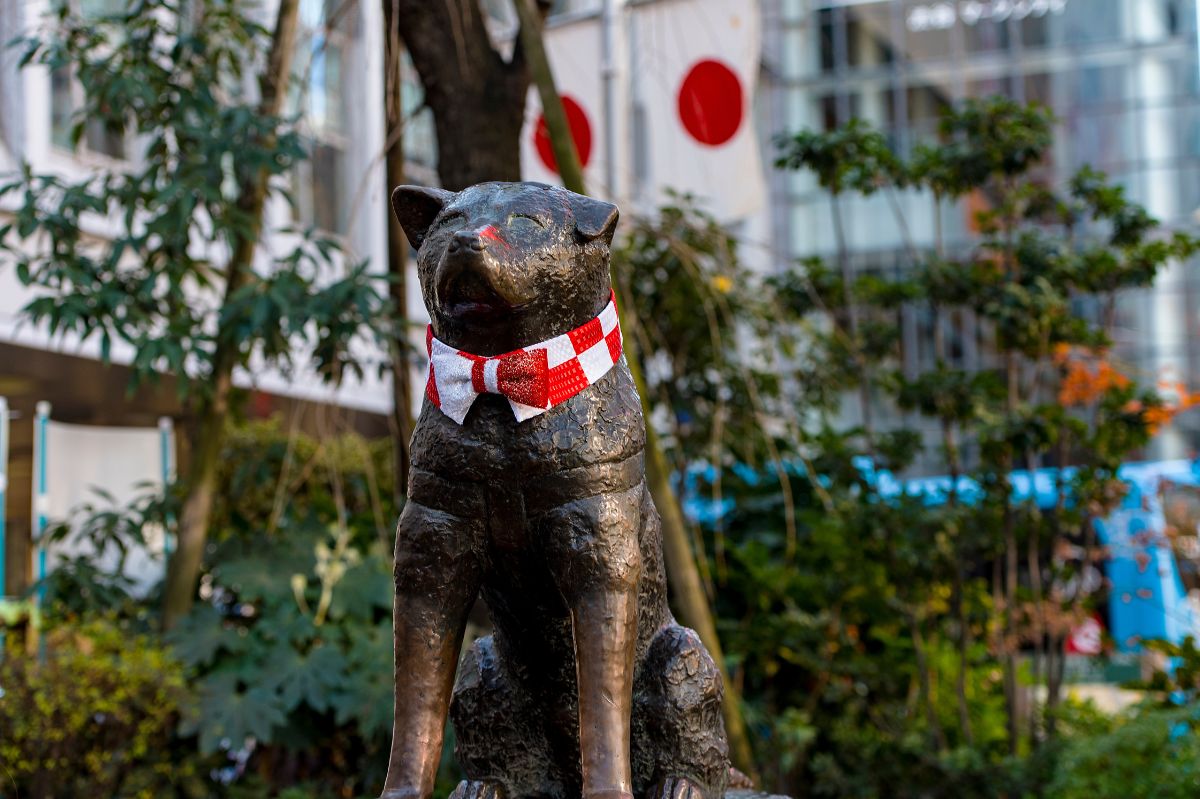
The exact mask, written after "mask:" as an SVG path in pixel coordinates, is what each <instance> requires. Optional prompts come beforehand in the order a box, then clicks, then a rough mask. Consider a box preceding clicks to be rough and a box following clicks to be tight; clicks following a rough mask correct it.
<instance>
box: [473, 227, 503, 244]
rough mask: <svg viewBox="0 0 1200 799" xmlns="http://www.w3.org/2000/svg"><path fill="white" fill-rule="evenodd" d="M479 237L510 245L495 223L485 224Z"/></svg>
mask: <svg viewBox="0 0 1200 799" xmlns="http://www.w3.org/2000/svg"><path fill="white" fill-rule="evenodd" d="M479 238H481V239H487V240H488V241H494V242H496V243H497V244H499V245H501V246H502V247H507V246H508V242H507V241H505V240H504V237H503V236H501V235H500V231H499V230H497V229H496V226H495V225H484V226H483V228H481V229H480V231H479Z"/></svg>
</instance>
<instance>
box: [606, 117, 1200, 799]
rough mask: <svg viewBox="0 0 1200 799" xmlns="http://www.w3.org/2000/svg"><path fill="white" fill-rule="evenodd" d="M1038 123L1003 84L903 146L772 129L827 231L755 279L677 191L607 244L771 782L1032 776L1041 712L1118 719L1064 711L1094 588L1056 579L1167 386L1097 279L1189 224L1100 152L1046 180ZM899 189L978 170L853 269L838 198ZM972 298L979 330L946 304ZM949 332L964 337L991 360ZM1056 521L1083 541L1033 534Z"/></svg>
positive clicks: (934, 186)
mask: <svg viewBox="0 0 1200 799" xmlns="http://www.w3.org/2000/svg"><path fill="white" fill-rule="evenodd" d="M1052 143H1053V142H1052V119H1051V117H1050V115H1049V114H1048V113H1047V112H1046V111H1045V110H1044V109H1040V108H1037V107H1033V106H1022V105H1019V104H1016V103H1014V102H1012V101H1010V100H1006V99H1003V98H995V99H988V100H982V101H971V102H968V103H966V104H964V105H963V106H962V107H960V108H952V109H947V111H946V114H945V117H944V120H943V124H942V126H941V129H940V134H939V139H938V140H937V141H930V142H925V143H923V144H921V145H920V146H918V147H916V148H914V149H913V150H912V151H911V152H910V153H908V154H907V155H905V154H900V153H895V152H893V151H892V150H891V149H890V148H889V146H888V143H887V140H886V138H885V137H884V136H883V134H882V133H880V132H877V131H873V130H871V129H870V128H869V127H868V126H866V125H865V124H863V123H861V122H855V123H852V124H851V125H848V126H846V127H845V128H843V129H840V130H837V131H831V132H829V133H817V132H812V131H803V132H800V133H796V134H789V135H788V136H785V137H781V138H780V140H779V145H780V157H779V161H778V164H777V165H778V166H780V167H782V168H786V169H803V170H807V171H810V172H812V173H813V174H814V176H815V177H816V179H817V182H818V184H819V185H821V186H822V187H823V188H824V189H826V191H827V192H829V193H830V194H831V195H832V199H833V201H832V202H831V203H830V210H831V213H832V214H833V220H832V221H833V226H834V229H835V231H836V232H838V233H839V240H840V242H841V246H839V248H838V252H837V253H836V255H835V257H834V258H832V259H824V258H819V257H810V258H806V259H803V260H801V261H800V262H798V263H796V264H794V265H791V267H790V268H788V269H785V270H783V271H782V272H781V273H779V274H777V275H774V276H772V278H771V279H769V280H767V281H758V280H756V279H755V277H754V276H753V275H750V274H747V273H746V271H745V270H744V269H743V268H742V267H741V266H740V265H739V263H738V259H737V250H736V247H735V246H734V242H733V240H732V239H731V238H730V237H729V236H728V235H727V234H725V233H724V232H723V231H721V230H720V229H719V228H714V226H713V224H712V220H710V219H707V218H706V217H705V216H704V215H703V214H700V213H698V212H696V211H695V210H694V209H691V208H690V207H689V206H688V205H687V204H686V203H684V204H679V205H673V206H671V207H669V208H667V209H664V210H663V212H662V214H661V216H660V217H659V218H658V219H656V220H654V221H653V222H648V223H642V224H640V225H639V226H638V227H637V228H636V229H635V230H634V231H633V233H632V235H631V237H630V240H629V243H628V245H627V246H626V247H624V248H622V249H621V250H620V251H619V252H618V254H617V258H616V259H615V260H614V264H615V273H616V275H617V276H618V279H619V280H620V281H621V285H622V287H623V289H624V296H626V297H628V298H630V300H627V301H632V302H633V303H634V304H635V307H636V310H637V316H638V318H639V319H640V320H642V329H638V330H636V331H634V333H633V335H636V336H638V343H639V349H640V354H641V355H642V357H643V367H644V371H645V373H646V374H647V379H648V381H649V383H650V386H651V388H650V393H651V396H652V397H653V403H652V405H653V408H654V413H653V415H652V421H653V422H654V423H656V424H657V425H658V426H659V429H660V431H662V432H663V433H664V434H665V436H664V438H665V440H666V441H667V442H668V443H669V444H670V445H671V446H672V448H673V451H672V454H673V456H674V457H675V460H676V462H677V463H678V464H680V465H681V466H682V465H684V464H690V465H693V469H692V471H691V472H690V474H691V475H692V476H693V480H694V482H695V485H694V486H693V495H694V498H695V499H697V500H700V499H708V500H711V506H706V505H704V504H703V503H700V506H701V507H712V508H714V509H717V510H716V512H715V513H714V514H712V515H711V516H708V517H704V523H703V524H702V525H699V529H698V530H696V531H695V532H696V537H695V541H696V543H697V546H698V548H699V551H700V552H701V554H702V555H703V558H702V574H703V578H704V579H705V581H706V583H707V587H708V589H709V590H710V595H711V597H712V600H713V602H714V604H715V607H716V609H717V612H718V616H719V631H720V633H721V636H722V642H723V644H724V647H725V649H726V652H727V655H728V657H729V661H730V662H729V665H730V669H731V673H732V678H733V680H734V681H735V682H736V684H737V686H738V688H739V693H740V694H741V695H742V696H743V697H744V698H745V701H746V703H747V707H746V714H747V718H748V719H749V721H750V723H751V727H752V728H753V730H754V732H755V733H756V737H757V742H756V749H757V755H758V760H759V763H760V765H761V766H762V767H763V771H764V776H765V777H766V779H767V785H768V786H769V787H770V788H771V789H772V790H778V791H780V792H784V793H790V794H792V795H797V796H831V797H833V796H897V797H942V796H945V797H1001V796H1008V797H1012V796H1023V795H1038V794H1040V793H1041V792H1042V790H1043V787H1044V785H1045V784H1046V783H1047V782H1048V781H1049V780H1050V779H1051V775H1052V774H1053V772H1054V767H1055V757H1056V755H1057V754H1058V752H1059V747H1058V744H1057V743H1056V742H1055V740H1054V736H1055V735H1056V734H1057V733H1063V734H1067V735H1075V736H1084V735H1094V734H1105V735H1107V734H1108V733H1107V732H1102V733H1096V732H1095V730H1091V729H1089V730H1084V729H1082V728H1081V727H1080V726H1079V725H1078V724H1076V723H1075V721H1077V719H1076V720H1074V721H1073V720H1069V719H1067V717H1066V715H1065V714H1064V712H1063V710H1062V707H1061V701H1062V697H1061V693H1062V688H1061V672H1060V671H1057V670H1058V669H1061V663H1062V658H1061V650H1062V646H1063V641H1064V639H1065V634H1066V632H1067V630H1069V629H1070V627H1071V625H1072V624H1073V622H1074V620H1075V619H1078V618H1079V617H1080V616H1082V615H1083V614H1085V613H1088V612H1090V605H1089V603H1090V602H1091V601H1094V599H1093V598H1088V597H1081V596H1073V595H1071V596H1068V595H1065V594H1062V593H1060V592H1059V591H1058V590H1057V588H1056V586H1058V585H1061V584H1062V583H1063V581H1066V580H1068V579H1069V578H1070V577H1071V576H1072V574H1073V572H1074V570H1076V569H1078V568H1081V567H1082V566H1084V565H1087V564H1088V563H1090V562H1093V561H1094V559H1095V558H1097V557H1099V554H1098V553H1097V552H1095V551H1094V550H1087V549H1086V547H1087V546H1088V544H1089V542H1090V541H1093V540H1094V536H1092V534H1091V523H1092V520H1093V519H1094V518H1095V517H1096V516H1099V515H1103V514H1105V513H1107V511H1108V509H1111V508H1112V507H1114V505H1115V503H1116V502H1117V501H1119V498H1120V495H1121V492H1120V487H1119V484H1118V482H1117V481H1116V480H1115V477H1114V475H1115V470H1116V467H1117V466H1118V465H1119V464H1120V462H1121V461H1122V460H1124V459H1126V458H1127V457H1128V456H1129V454H1130V453H1131V452H1134V451H1135V450H1136V449H1137V448H1139V447H1141V446H1144V445H1145V444H1146V442H1147V441H1148V440H1149V438H1150V436H1151V435H1152V434H1153V432H1154V431H1155V430H1156V429H1157V427H1158V426H1160V425H1161V424H1163V423H1164V421H1165V420H1166V419H1168V418H1169V416H1170V413H1171V411H1170V409H1169V408H1166V407H1165V406H1164V402H1163V400H1162V399H1161V398H1159V397H1158V396H1157V395H1156V394H1155V393H1154V392H1153V391H1148V390H1146V389H1142V388H1139V387H1138V386H1137V385H1136V383H1135V382H1134V381H1133V380H1131V379H1130V378H1129V377H1127V376H1126V375H1125V374H1123V372H1122V370H1121V365H1120V364H1119V362H1116V361H1115V359H1114V358H1113V356H1112V355H1111V354H1110V353H1109V351H1108V347H1109V343H1110V340H1111V335H1110V334H1111V329H1112V325H1113V312H1112V308H1113V304H1114V302H1115V300H1114V293H1115V292H1117V291H1120V290H1123V289H1126V288H1137V287H1143V286H1146V285H1149V284H1150V282H1152V281H1153V279H1154V277H1155V275H1156V274H1157V273H1158V271H1159V270H1161V269H1162V268H1163V267H1164V266H1165V265H1166V264H1167V263H1169V262H1171V261H1174V260H1178V259H1183V258H1187V257H1189V256H1190V255H1192V254H1193V253H1194V252H1195V251H1196V247H1197V243H1196V241H1195V240H1193V239H1192V238H1190V237H1188V236H1185V235H1182V234H1170V235H1168V234H1165V233H1164V232H1162V231H1161V230H1160V228H1159V225H1158V222H1157V221H1156V220H1154V219H1153V218H1152V217H1150V216H1149V214H1147V213H1146V211H1145V210H1144V209H1142V208H1140V207H1139V206H1137V205H1136V204H1135V203H1133V202H1131V201H1130V200H1129V199H1128V198H1127V197H1126V196H1125V194H1124V192H1123V191H1122V190H1121V189H1120V188H1119V187H1116V186H1114V185H1113V184H1111V183H1109V181H1108V180H1107V178H1105V177H1104V176H1103V175H1101V174H1099V173H1097V172H1095V171H1093V170H1087V169H1085V170H1083V171H1081V172H1080V173H1079V175H1078V176H1076V178H1075V179H1074V180H1072V181H1070V182H1069V183H1068V184H1067V185H1066V186H1064V187H1062V189H1061V190H1060V189H1058V188H1056V187H1053V186H1050V185H1048V184H1046V183H1045V182H1044V181H1043V180H1042V179H1041V177H1040V176H1041V174H1042V171H1041V170H1042V161H1043V159H1044V156H1045V155H1046V153H1047V152H1048V150H1049V148H1050V146H1051V145H1052ZM900 189H904V190H905V192H906V196H907V197H912V196H914V195H915V196H924V197H926V198H928V201H929V202H931V203H932V204H933V205H934V206H935V213H934V215H933V217H934V218H935V219H938V218H941V217H942V213H941V211H942V206H943V205H944V204H946V203H950V202H964V203H965V200H963V198H965V197H966V196H967V195H972V198H973V200H972V205H971V206H970V207H972V208H974V209H977V210H976V213H975V216H976V218H975V223H976V224H975V227H974V230H975V231H976V232H975V234H974V235H972V236H971V238H970V239H969V240H967V241H954V242H946V241H944V240H943V238H942V234H941V231H940V230H935V231H933V236H932V237H931V238H932V245H931V246H929V247H927V248H919V247H917V246H915V245H914V244H911V243H910V244H909V246H908V247H907V248H906V253H905V262H904V263H903V266H902V268H901V269H900V270H898V271H897V272H896V273H892V274H855V272H854V270H853V269H852V268H851V264H850V261H849V248H848V246H846V244H845V242H844V240H842V239H841V233H840V232H841V231H842V230H843V229H844V226H843V225H842V223H841V220H840V216H839V215H840V213H841V199H842V198H844V197H845V196H846V195H850V194H852V193H857V194H864V195H865V194H874V193H883V194H885V195H887V196H888V197H889V198H891V199H893V200H894V199H895V197H896V196H897V195H898V190H900ZM892 207H893V209H894V210H896V212H897V213H900V212H901V209H902V206H901V205H900V203H899V202H893V203H892ZM898 228H899V229H902V230H908V226H907V225H905V224H901V225H898ZM1081 309H1084V310H1086V309H1096V311H1095V312H1089V313H1087V314H1081V313H1080V310H1081ZM904 314H910V315H912V316H913V317H915V318H918V319H925V320H930V323H929V329H930V330H931V331H933V332H932V338H933V340H932V341H930V342H927V344H928V345H930V346H929V349H931V350H932V352H931V353H930V355H931V356H932V357H924V358H920V359H918V358H914V357H913V356H912V355H911V354H909V353H905V352H903V351H902V349H901V346H900V344H901V340H902V336H901V328H900V320H901V317H902V315H904ZM966 317H970V318H973V319H975V320H977V321H978V330H977V331H967V332H962V331H957V329H956V327H955V320H960V319H962V318H966ZM952 335H973V336H977V339H976V340H977V342H978V343H979V344H980V345H981V346H982V347H983V348H984V349H985V350H986V360H985V368H981V369H978V370H970V369H968V368H966V367H965V366H964V365H963V364H962V362H961V361H960V360H958V359H957V358H956V357H954V356H953V355H952V354H951V347H950V344H951V338H950V337H951V336H952ZM856 394H857V397H855V395H856ZM848 404H851V405H854V404H857V405H859V406H860V407H859V408H858V409H857V410H859V413H854V412H853V410H851V411H850V412H849V413H847V405H848ZM888 406H891V408H892V409H893V410H894V411H896V412H897V413H894V414H892V415H891V417H890V418H891V420H892V421H891V422H890V423H889V425H888V426H887V427H884V426H882V425H880V424H879V423H878V422H876V421H873V417H874V419H878V418H881V417H884V416H886V414H881V413H880V412H879V409H880V408H885V407H888ZM869 409H874V413H873V414H868V413H867V410H869ZM901 414H905V415H901ZM915 417H922V419H921V421H922V424H921V425H920V426H919V427H918V426H917V425H915V424H914V419H915ZM918 459H920V460H919V461H918ZM916 462H920V463H921V464H922V468H924V469H929V470H934V471H935V473H936V472H938V471H940V472H942V473H949V474H951V475H952V476H954V477H955V478H962V479H963V480H964V481H966V480H969V482H951V483H949V487H948V488H947V489H945V490H944V492H943V494H942V496H941V497H940V500H939V502H936V503H931V502H926V501H925V499H924V498H921V497H905V496H902V495H897V494H895V493H894V491H892V487H894V486H895V485H896V483H895V477H896V476H900V475H903V474H904V473H905V470H906V469H909V468H910V467H911V465H912V464H914V463H916ZM931 464H933V465H931ZM1048 465H1071V466H1074V467H1075V468H1074V470H1073V471H1072V472H1069V473H1066V474H1065V475H1064V476H1063V477H1062V479H1060V481H1059V485H1058V487H1057V488H1058V496H1059V501H1058V502H1057V503H1056V504H1055V506H1054V507H1051V508H1041V507H1037V506H1036V505H1035V504H1034V503H1032V502H1029V501H1027V500H1024V499H1021V498H1018V497H1014V495H1013V492H1012V485H1011V482H1010V478H1011V475H1012V474H1013V473H1014V472H1015V471H1017V470H1021V469H1029V468H1038V467H1043V466H1048ZM1067 542H1069V543H1072V544H1074V545H1076V546H1078V547H1080V548H1083V549H1084V550H1085V552H1086V555H1085V558H1084V559H1083V561H1082V562H1077V563H1062V562H1060V561H1056V560H1054V559H1053V558H1052V553H1054V552H1056V551H1057V550H1058V549H1059V548H1060V546H1061V545H1062V544H1064V543H1067ZM1019 652H1024V653H1026V654H1029V655H1032V657H1033V659H1032V661H1027V662H1025V663H1024V664H1021V663H1019V662H1018V660H1017V656H1018V653H1019ZM1047 664H1049V665H1047ZM1184 671H1186V669H1185V670H1184ZM1184 671H1181V672H1179V673H1180V674H1183V673H1184ZM1188 673H1190V672H1188ZM1038 684H1045V685H1046V688H1045V690H1046V692H1047V694H1048V695H1049V696H1050V698H1049V700H1048V701H1047V702H1046V705H1045V706H1044V707H1039V708H1037V709H1036V713H1037V714H1038V715H1036V716H1035V719H1034V722H1035V723H1033V724H1032V725H1027V724H1021V725H1020V726H1017V717H1016V716H1015V707H1016V698H1017V693H1018V691H1027V690H1029V688H1030V687H1031V686H1033V685H1038ZM1064 779H1065V778H1064ZM1045 795H1056V794H1053V793H1048V794H1045ZM1111 795H1119V794H1111ZM1124 795H1138V794H1136V793H1127V794H1124Z"/></svg>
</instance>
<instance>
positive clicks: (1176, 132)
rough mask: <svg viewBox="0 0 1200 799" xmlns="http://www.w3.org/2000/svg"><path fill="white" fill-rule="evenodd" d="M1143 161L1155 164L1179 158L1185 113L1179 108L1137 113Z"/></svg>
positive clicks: (1147, 110)
mask: <svg viewBox="0 0 1200 799" xmlns="http://www.w3.org/2000/svg"><path fill="white" fill-rule="evenodd" d="M1136 113H1137V119H1138V135H1139V142H1138V144H1139V148H1138V149H1139V150H1140V155H1141V160H1144V161H1149V162H1151V163H1155V164H1161V163H1162V162H1164V161H1174V160H1175V159H1177V158H1178V157H1179V143H1180V141H1181V140H1182V139H1183V129H1184V120H1183V112H1182V111H1181V110H1180V109H1178V108H1172V107H1166V108H1162V107H1160V108H1144V109H1142V110H1141V111H1138V112H1136Z"/></svg>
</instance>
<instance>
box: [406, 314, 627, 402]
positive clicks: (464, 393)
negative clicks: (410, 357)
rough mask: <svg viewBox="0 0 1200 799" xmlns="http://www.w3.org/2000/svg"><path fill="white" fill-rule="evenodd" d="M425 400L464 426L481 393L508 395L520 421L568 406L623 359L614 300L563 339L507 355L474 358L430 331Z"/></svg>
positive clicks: (555, 338)
mask: <svg viewBox="0 0 1200 799" xmlns="http://www.w3.org/2000/svg"><path fill="white" fill-rule="evenodd" d="M425 343H426V346H427V347H428V349H429V379H428V381H427V382H426V384H425V396H426V397H427V398H428V399H429V401H430V402H432V403H433V404H434V405H435V406H437V407H438V408H441V409H442V412H443V413H445V414H446V415H447V416H449V417H450V418H451V419H453V420H454V421H456V422H458V423H459V424H462V423H463V422H464V421H465V420H466V418H467V412H468V411H470V410H471V406H472V405H473V404H474V403H475V398H476V397H478V396H479V395H480V394H499V395H501V396H503V397H506V398H507V399H508V401H509V405H511V406H512V409H513V414H514V415H515V416H516V418H517V421H518V422H523V421H525V420H526V419H529V418H531V417H533V416H537V415H538V414H539V413H545V412H546V411H547V410H549V409H550V408H552V407H554V406H555V405H559V404H561V403H563V402H566V401H567V400H569V399H570V398H571V397H573V396H575V395H576V394H578V393H579V392H580V391H583V390H584V389H585V388H587V387H588V386H590V385H592V384H594V383H595V382H596V381H597V380H599V379H600V378H601V377H603V376H604V375H605V374H607V373H608V371H609V370H610V369H612V367H613V366H614V365H615V364H616V362H617V361H618V359H620V357H621V328H620V326H619V325H618V324H617V308H616V304H615V300H610V301H609V303H608V305H607V306H605V308H604V310H603V311H601V312H600V315H599V316H597V317H596V318H594V319H592V320H590V321H588V322H587V323H586V324H583V325H580V326H579V327H577V328H575V329H574V330H571V331H569V332H567V333H563V334H562V335H560V336H555V337H554V338H552V339H550V340H548V341H543V342H540V343H538V344H533V345H531V346H528V347H525V348H524V349H519V350H513V351H512V352H507V353H504V354H503V355H474V354H472V353H469V352H463V351H462V350H459V349H455V348H454V347H451V346H450V345H448V344H446V343H445V342H442V341H439V340H438V339H436V338H434V336H433V328H432V327H430V328H429V329H428V331H427V332H426V338H425Z"/></svg>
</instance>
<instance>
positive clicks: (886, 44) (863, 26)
mask: <svg viewBox="0 0 1200 799" xmlns="http://www.w3.org/2000/svg"><path fill="white" fill-rule="evenodd" d="M846 60H847V61H848V63H849V65H850V67H852V68H866V69H870V68H872V67H883V66H887V65H890V64H892V63H893V62H894V61H895V46H894V43H893V41H892V10H891V3H887V2H883V3H863V4H861V5H855V6H851V7H849V8H847V9H846Z"/></svg>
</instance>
